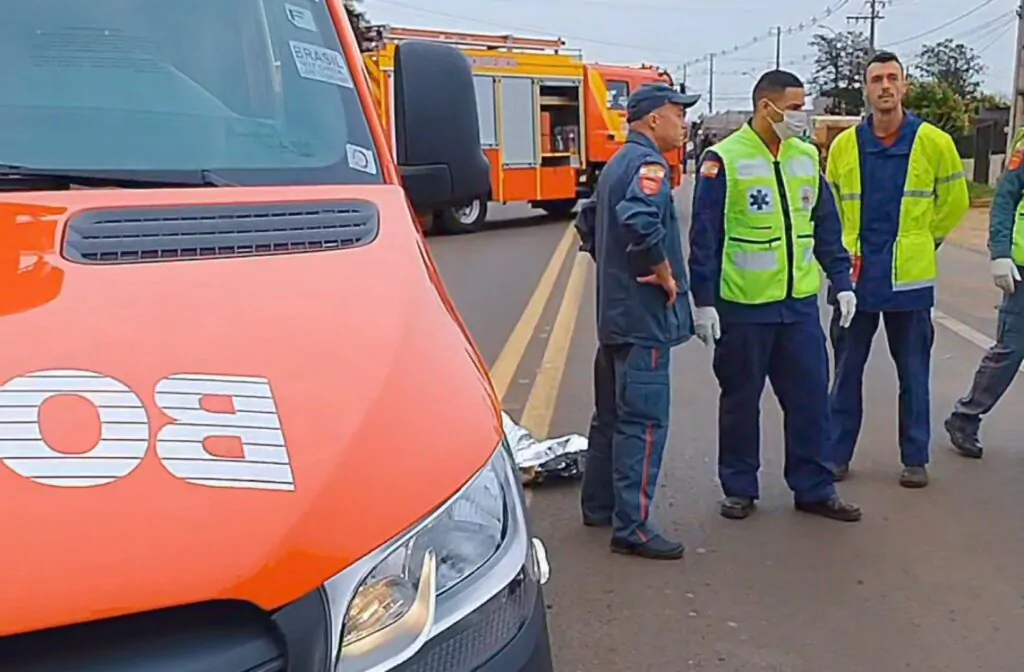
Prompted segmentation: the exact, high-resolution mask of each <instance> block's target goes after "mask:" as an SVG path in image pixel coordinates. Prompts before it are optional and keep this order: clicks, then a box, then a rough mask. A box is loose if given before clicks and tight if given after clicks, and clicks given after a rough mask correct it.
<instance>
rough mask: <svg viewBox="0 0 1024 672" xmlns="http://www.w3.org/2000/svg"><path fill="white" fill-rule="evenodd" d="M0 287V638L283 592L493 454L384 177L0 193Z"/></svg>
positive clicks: (476, 378) (492, 411)
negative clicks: (380, 180)
mask: <svg viewBox="0 0 1024 672" xmlns="http://www.w3.org/2000/svg"><path fill="white" fill-rule="evenodd" d="M350 206H351V207H350ZM225 213H227V214H225ZM232 213H233V214H232ZM332 213H333V214H332ZM229 215H230V216H229ZM302 217H306V218H307V220H308V222H313V223H315V222H316V221H319V222H320V223H321V224H322V223H323V222H324V221H334V220H338V221H341V220H344V221H346V222H348V223H349V224H351V225H352V228H353V232H352V233H351V234H350V235H349V237H348V239H345V235H346V234H344V232H341V233H339V232H338V231H337V230H334V232H333V233H330V235H328V233H324V234H323V235H322V238H323V239H322V240H320V243H319V246H320V247H328V248H329V247H331V246H332V245H334V246H338V247H340V248H341V249H333V250H331V249H327V250H319V251H318V250H316V248H317V247H318V244H317V235H320V234H316V235H314V234H313V233H311V231H315V230H316V227H315V226H313V227H305V228H303V227H299V226H296V225H295V222H297V221H300V220H301V218H302ZM270 220H272V221H271V224H273V225H272V226H264V225H262V224H260V222H261V221H262V222H263V223H264V224H265V223H266V221H270ZM304 221H305V220H304ZM281 222H284V224H281ZM254 223H255V224H254ZM261 227H262V228H261ZM328 228H329V227H328ZM337 228H338V227H336V226H335V229H337ZM253 231H259V232H262V233H259V235H256V234H253ZM267 231H271V232H275V231H276V233H273V234H272V235H265V234H266V232H267ZM139 236H145V237H144V238H142V239H140V238H139ZM175 236H176V237H175ZM332 236H333V238H332ZM250 245H251V246H254V247H255V249H257V250H261V251H266V250H281V249H287V250H293V251H294V253H283V254H268V255H256V254H250V251H251V249H252V248H251V247H247V246H250ZM302 250H308V251H302ZM197 254H198V255H199V256H201V257H206V258H201V259H197V258H196V255H197ZM175 257H179V258H178V259H176V258H175ZM161 258H163V259H165V260H160V259H161ZM136 259H141V260H138V261H136ZM0 275H2V277H0V287H2V291H0V351H2V352H3V353H5V356H4V357H3V359H2V360H0V383H2V386H0V492H3V497H0V507H2V510H0V538H2V539H5V540H6V541H7V545H8V549H9V552H6V553H3V554H0V577H2V578H0V595H3V596H4V604H5V605H6V606H7V608H6V609H3V610H2V614H0V636H2V635H7V634H12V633H15V632H22V631H29V630H37V629H42V628H47V627H54V626H59V625H63V624H68V623H73V622H77V621H81V620H87V619H98V618H104V617H111V616H116V615H120V614H126V613H133V612H140V611H145V610H150V609H157V608H161V607H165V606H171V605H178V604H186V603H192V602H200V601H205V600H212V599H239V600H247V601H251V602H253V603H256V604H258V605H260V606H262V607H264V608H268V609H269V608H274V607H278V606H281V605H284V604H287V603H289V602H291V601H292V600H295V599H298V598H299V597H301V596H302V595H304V594H306V593H308V592H309V591H310V590H313V589H315V588H316V587H317V586H318V585H320V584H321V583H322V582H323V581H324V580H326V579H328V578H330V577H331V576H333V575H335V574H337V573H338V572H339V571H341V570H342V569H344V568H345V567H347V566H349V565H350V564H352V563H353V562H354V561H356V560H358V559H359V558H361V557H362V556H364V555H366V554H367V553H368V552H370V551H371V550H373V549H375V548H377V547H379V546H381V545H382V544H384V543H385V542H387V541H388V540H389V539H391V538H393V537H395V536H396V535H398V534H399V533H401V532H402V531H403V530H405V529H407V528H408V527H409V526H410V525H412V524H414V523H415V522H417V521H418V520H419V519H421V518H422V517H424V516H426V515H427V514H429V513H430V512H431V511H432V510H434V509H435V508H436V507H437V506H438V505H439V504H441V503H443V502H444V501H445V500H446V499H448V498H449V497H450V496H452V495H453V494H454V493H455V492H457V491H458V489H459V488H460V487H461V486H462V485H464V484H465V483H466V482H467V481H468V480H469V478H471V477H472V475H473V474H474V473H475V472H476V471H477V470H479V469H480V468H481V467H482V466H483V465H484V464H486V462H487V461H488V459H489V457H490V456H491V455H492V453H493V451H494V449H495V447H496V446H497V444H498V441H499V437H500V432H501V429H500V419H499V416H498V414H497V404H496V402H495V400H494V399H493V397H492V392H491V388H490V386H489V384H488V383H487V377H486V373H485V368H484V366H483V364H482V362H481V361H480V358H479V355H478V353H477V352H476V351H475V350H474V349H473V347H472V345H471V341H470V339H469V338H468V335H467V334H466V333H465V330H464V327H463V326H462V325H461V322H460V321H459V320H458V319H457V318H456V317H455V315H454V311H453V310H452V308H451V306H450V304H449V303H448V302H447V300H446V299H443V298H442V297H441V295H439V293H438V292H437V291H436V289H435V286H439V284H440V281H439V279H438V277H437V274H436V269H435V268H434V266H433V264H432V262H431V261H430V259H429V256H428V255H427V253H426V250H425V247H424V244H423V241H422V238H421V237H420V236H419V235H418V233H417V232H416V230H415V229H414V224H413V223H412V219H411V215H410V212H409V208H408V205H407V201H406V200H405V197H404V194H403V193H402V192H401V190H400V189H398V188H397V187H391V186H370V187H367V186H359V187H336V186H335V187H304V188H280V189H265V188H224V189H180V190H179V189H176V190H146V191H142V190H78V191H64V192H43V193H33V194H24V193H14V194H0Z"/></svg>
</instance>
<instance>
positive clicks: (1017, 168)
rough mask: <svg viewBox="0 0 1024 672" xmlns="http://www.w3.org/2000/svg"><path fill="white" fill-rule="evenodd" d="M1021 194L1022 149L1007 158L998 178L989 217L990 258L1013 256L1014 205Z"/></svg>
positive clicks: (1023, 176)
mask: <svg viewBox="0 0 1024 672" xmlns="http://www.w3.org/2000/svg"><path fill="white" fill-rule="evenodd" d="M1022 195H1024V149H1019V150H1017V152H1016V153H1015V154H1014V155H1013V156H1012V157H1010V161H1009V163H1008V164H1007V169H1006V172H1004V173H1003V175H1002V177H1001V178H999V186H997V187H996V195H995V197H993V199H992V209H991V211H990V212H989V220H988V251H989V255H990V256H991V258H992V259H1012V258H1013V229H1014V224H1015V223H1016V219H1017V207H1018V206H1019V205H1020V201H1021V197H1022Z"/></svg>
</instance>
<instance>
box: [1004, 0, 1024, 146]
mask: <svg viewBox="0 0 1024 672" xmlns="http://www.w3.org/2000/svg"><path fill="white" fill-rule="evenodd" d="M1021 52H1024V0H1021V1H1020V5H1019V6H1018V7H1017V47H1016V50H1015V53H1014V56H1013V92H1012V93H1011V94H1010V96H1011V98H1010V123H1009V125H1008V126H1007V129H1006V158H1007V159H1009V158H1010V151H1011V150H1012V149H1013V136H1015V135H1016V134H1017V132H1018V131H1019V130H1020V128H1021V127H1022V126H1024V119H1022V118H1021V117H1022V116H1024V54H1022V53H1021Z"/></svg>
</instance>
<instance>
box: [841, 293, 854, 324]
mask: <svg viewBox="0 0 1024 672" xmlns="http://www.w3.org/2000/svg"><path fill="white" fill-rule="evenodd" d="M836 301H838V302H839V326H840V327H842V328H843V329H846V328H847V327H848V326H850V324H852V323H853V316H854V315H856V314H857V295H856V294H854V293H853V292H839V293H838V294H836Z"/></svg>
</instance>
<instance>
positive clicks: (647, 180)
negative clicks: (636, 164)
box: [637, 163, 665, 196]
mask: <svg viewBox="0 0 1024 672" xmlns="http://www.w3.org/2000/svg"><path fill="white" fill-rule="evenodd" d="M637 176H638V178H639V179H640V191H642V192H644V193H645V194H647V195H648V196H655V195H657V194H658V192H660V191H661V185H662V183H663V182H664V181H665V166H663V165H661V164H660V163H645V164H644V165H642V166H640V172H639V173H638V174H637Z"/></svg>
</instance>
